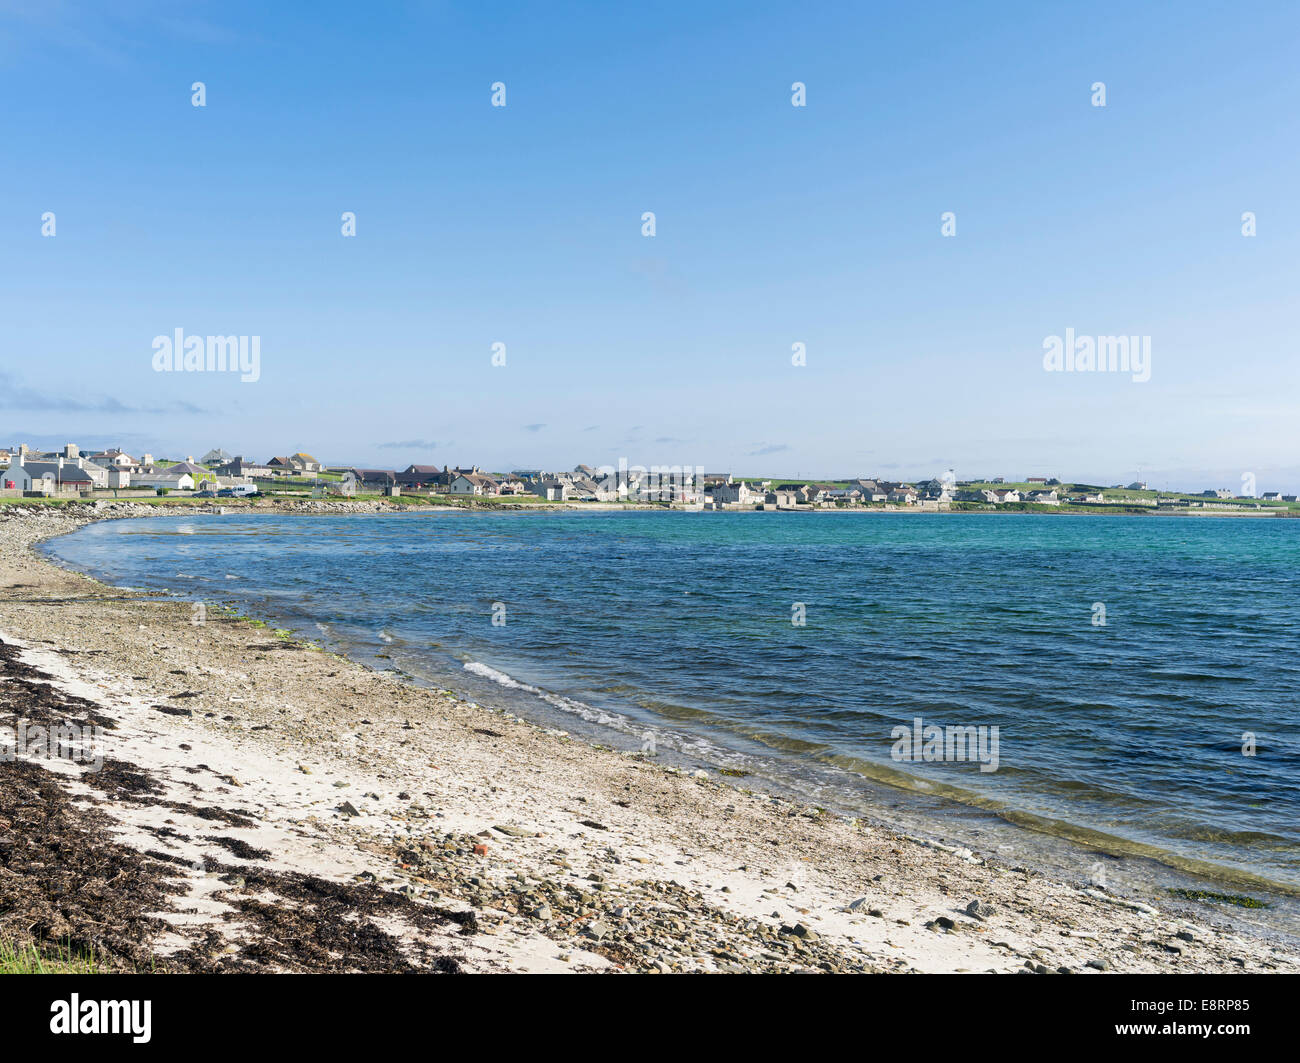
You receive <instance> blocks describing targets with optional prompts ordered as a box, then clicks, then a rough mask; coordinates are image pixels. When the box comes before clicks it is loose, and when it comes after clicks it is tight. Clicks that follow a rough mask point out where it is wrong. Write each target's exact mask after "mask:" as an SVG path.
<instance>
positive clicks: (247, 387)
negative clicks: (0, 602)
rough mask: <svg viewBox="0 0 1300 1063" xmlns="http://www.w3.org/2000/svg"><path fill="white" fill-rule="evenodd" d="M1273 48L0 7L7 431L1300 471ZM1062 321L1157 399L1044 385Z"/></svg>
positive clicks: (708, 10)
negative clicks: (1145, 371) (255, 348)
mask: <svg viewBox="0 0 1300 1063" xmlns="http://www.w3.org/2000/svg"><path fill="white" fill-rule="evenodd" d="M808 7H813V8H814V10H812V11H809V10H806V8H808ZM1297 31H1300V9H1297V8H1296V6H1295V5H1294V4H1282V3H1278V4H1247V5H1240V4H1236V5H1228V4H1213V5H1212V4H1198V3H1180V4H1169V5H1164V4H1161V5H1156V4H1128V3H1125V4H1105V3H1100V4H1099V3H1082V4H1069V5H1057V4H1050V5H1045V4H1041V3H1036V4H1029V3H1026V4H1011V3H1008V4H966V3H954V4H927V5H917V4H863V3H855V4H834V3H830V4H819V5H799V4H790V3H779V4H778V3H773V4H768V3H735V4H731V3H703V4H702V3H690V4H677V3H665V4H656V5H652V6H651V5H647V6H644V7H641V6H634V5H610V4H567V3H547V4H541V3H534V4H510V3H493V4H481V3H469V2H465V3H424V4H421V3H393V4H373V5H341V4H329V3H324V4H319V3H318V4H310V5H309V4H282V5H262V4H252V3H239V2H235V3H230V2H226V3H220V4H217V3H210V4H205V3H193V4H179V3H160V2H148V0H136V2H131V3H99V4H89V3H87V4H81V3H74V2H63V3H48V2H39V0H31V2H23V0H19V2H0V92H3V95H4V98H5V106H4V107H3V108H0V145H2V148H0V309H2V311H3V320H4V333H3V336H4V344H3V350H2V352H0V425H3V430H2V431H0V441H2V442H5V443H8V442H13V441H28V442H32V443H34V444H41V445H47V444H55V443H61V442H64V441H68V440H79V441H82V442H83V443H85V444H88V445H108V444H114V443H120V444H121V445H122V446H123V447H124V448H125V449H127V450H129V451H143V450H150V451H153V452H154V453H169V454H189V453H193V454H200V453H202V452H203V451H205V450H207V449H208V448H209V447H211V446H216V445H220V446H224V447H225V448H226V449H228V450H230V451H232V452H236V453H243V454H245V455H247V456H249V457H253V458H259V459H265V458H267V457H270V456H271V455H272V454H278V453H286V452H290V451H295V450H307V451H310V452H312V453H314V454H316V455H317V456H318V457H320V458H321V459H323V460H325V461H328V462H340V463H341V462H355V463H364V464H376V465H386V466H389V467H392V466H397V467H401V466H403V465H405V464H407V463H408V462H412V461H414V462H420V463H436V464H439V465H441V464H444V463H445V464H458V463H459V464H469V463H477V464H479V465H481V466H484V467H487V468H494V469H508V468H514V467H547V468H551V467H572V466H573V465H574V464H575V463H577V462H579V461H586V462H590V463H592V464H600V463H604V462H609V463H614V462H616V461H617V460H618V459H619V458H620V457H626V458H628V459H629V461H631V462H633V463H637V462H639V463H641V464H647V465H648V464H652V463H663V464H686V465H705V466H708V468H709V469H710V471H712V470H714V469H729V470H731V471H733V472H736V473H738V474H769V475H773V476H780V477H795V476H803V477H830V476H847V475H881V476H887V477H895V478H902V477H919V476H931V475H936V474H938V473H940V472H942V471H943V470H944V469H947V468H949V467H951V468H954V469H955V470H956V472H957V474H958V476H961V477H966V476H975V475H1006V476H1008V477H1020V476H1026V475H1048V476H1050V475H1056V476H1060V477H1063V478H1066V479H1080V480H1089V481H1099V482H1103V483H1112V482H1118V481H1124V482H1127V481H1129V480H1132V479H1134V478H1135V477H1137V476H1138V475H1139V470H1140V471H1141V475H1142V477H1143V478H1145V479H1149V480H1151V481H1152V482H1153V484H1157V485H1160V486H1165V485H1169V486H1181V487H1198V488H1199V487H1203V486H1207V485H1213V486H1230V487H1234V488H1235V487H1237V486H1239V484H1240V478H1241V476H1242V474H1243V473H1246V472H1251V473H1254V474H1255V475H1256V477H1257V482H1258V487H1259V490H1261V491H1265V490H1285V491H1288V492H1291V491H1296V490H1300V457H1298V456H1297V454H1296V441H1297V430H1296V426H1297V425H1298V424H1300V400H1297V395H1300V358H1297V350H1296V342H1295V339H1294V336H1295V329H1294V327H1293V324H1292V319H1293V318H1294V316H1295V312H1296V310H1297V309H1298V307H1297V291H1298V290H1300V289H1298V287H1297V280H1298V279H1300V278H1298V277H1297V272H1298V268H1297V262H1298V261H1300V255H1298V254H1297V251H1298V249H1300V239H1298V237H1300V208H1298V206H1297V188H1298V187H1300V186H1298V185H1297V173H1298V172H1300V167H1298V166H1297V162H1298V161H1300V159H1298V156H1300V129H1298V128H1297V127H1298V126H1300V78H1298V77H1297V75H1296V62H1295V57H1296V55H1297V45H1298V44H1300V39H1298V38H1300V34H1298V32H1297ZM195 81H203V82H204V83H205V85H206V91H207V105H206V106H205V107H202V108H196V107H193V106H191V89H190V86H191V84H192V83H193V82H195ZM496 81H501V82H504V83H505V85H506V92H507V96H506V99H507V106H505V107H504V108H494V107H492V106H491V88H490V86H491V85H492V83H493V82H496ZM795 81H802V82H804V83H805V84H806V86H807V106H806V107H803V108H796V107H792V106H791V102H790V97H791V85H792V83H793V82H795ZM1096 81H1102V82H1105V84H1106V96H1107V100H1106V103H1107V105H1106V106H1105V107H1104V108H1101V107H1094V106H1092V103H1091V98H1092V90H1091V86H1092V84H1093V83H1094V82H1096ZM46 211H53V212H54V213H55V215H56V218H57V235H55V236H54V237H43V236H42V235H41V215H42V214H43V213H44V212H46ZM344 211H354V212H355V213H356V217H357V235H356V236H355V237H354V238H345V237H343V236H342V235H341V234H340V225H341V221H340V215H341V214H342V213H343V212H344ZM644 211H654V212H655V215H656V228H657V231H656V235H655V236H654V237H653V238H647V237H644V236H642V234H641V215H642V213H643V212H644ZM945 211H953V212H955V214H956V216H957V235H956V236H954V237H948V238H945V237H943V236H942V235H941V233H940V217H941V215H942V214H943V212H945ZM1245 211H1252V212H1254V213H1255V215H1256V218H1257V226H1258V234H1257V235H1256V236H1254V237H1252V238H1247V237H1243V236H1242V234H1241V225H1242V223H1241V216H1242V213H1243V212H1245ZM177 328H183V329H184V330H185V332H186V333H187V334H190V335H208V334H221V335H230V334H235V335H249V336H252V335H256V336H259V337H260V338H261V376H260V379H259V380H258V381H257V382H256V383H241V382H240V381H239V380H238V378H237V377H235V376H218V375H213V374H205V373H166V374H164V373H157V372H154V370H153V367H152V356H153V348H152V341H153V338H154V337H155V336H157V335H160V334H167V335H170V334H171V333H172V332H173V331H174V330H175V329H177ZM1067 328H1071V329H1074V330H1075V332H1076V333H1078V334H1087V335H1111V334H1122V335H1144V336H1150V337H1151V346H1152V364H1151V379H1150V380H1149V381H1148V382H1146V383H1142V384H1137V383H1134V382H1133V381H1132V379H1131V378H1130V376H1128V375H1124V374H1113V373H1093V374H1079V373H1049V372H1045V371H1044V368H1043V364H1042V358H1043V341H1044V339H1045V337H1048V336H1052V335H1063V334H1064V333H1065V330H1066V329H1067ZM496 342H501V343H504V344H506V352H507V353H506V365H505V366H503V367H499V366H493V365H492V364H491V349H492V344H493V343H496ZM796 342H802V343H804V344H806V348H807V365H804V366H792V365H791V344H793V343H796Z"/></svg>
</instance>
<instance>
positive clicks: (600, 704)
mask: <svg viewBox="0 0 1300 1063" xmlns="http://www.w3.org/2000/svg"><path fill="white" fill-rule="evenodd" d="M44 549H45V550H46V551H47V553H48V554H49V556H50V557H51V558H52V559H54V560H56V561H57V562H59V563H61V564H64V565H67V566H69V567H73V568H76V569H78V570H80V571H84V572H87V573H89V574H91V575H94V576H97V577H99V578H101V579H103V580H105V581H106V582H108V583H110V584H113V585H115V586H119V587H132V588H144V589H150V590H155V591H163V592H166V593H168V594H171V595H176V596H179V597H181V598H184V599H186V600H190V601H193V602H200V603H205V605H206V606H209V607H213V608H227V609H235V610H236V611H238V612H240V613H243V614H247V615H253V616H259V617H264V618H267V619H268V620H269V621H270V622H272V623H273V625H274V626H277V627H281V628H284V629H287V630H288V631H291V632H293V633H294V634H295V635H296V636H298V637H300V638H303V639H307V640H310V641H312V642H314V643H316V644H318V645H320V646H321V647H323V648H325V649H329V650H333V651H336V652H340V653H344V654H347V655H350V656H352V657H355V658H357V659H359V660H361V661H362V662H363V663H366V664H367V665H369V666H370V667H373V668H378V669H387V670H392V671H394V672H396V673H399V675H400V676H401V677H403V678H406V679H409V680H410V681H412V682H417V683H422V684H427V685H431V686H436V687H440V688H446V689H450V690H454V691H457V692H458V693H459V695H460V696H461V697H464V698H466V699H467V700H471V701H475V702H477V703H479V704H482V705H484V706H486V707H488V708H492V709H497V710H502V711H508V712H511V713H513V714H516V715H519V716H522V717H524V718H527V719H531V720H534V721H535V722H538V723H540V724H542V725H544V726H547V727H553V728H558V729H561V730H564V731H567V732H568V733H570V734H572V735H575V736H576V737H579V738H581V739H583V740H586V741H590V742H595V743H598V744H602V745H606V746H611V747H614V748H618V749H622V750H628V751H634V752H642V753H645V754H647V755H653V756H655V757H657V758H659V759H660V760H661V761H662V762H664V763H667V764H675V765H679V766H682V767H685V768H688V769H690V770H705V771H709V772H713V773H723V774H724V775H725V776H727V777H728V778H729V779H730V780H731V781H733V782H735V784H736V785H740V786H744V787H746V788H752V789H756V790H760V791H764V792H772V793H776V794H780V795H783V796H787V797H794V798H797V799H799V800H801V801H804V802H808V803H812V804H816V805H819V806H821V807H824V808H827V809H829V810H832V811H835V812H839V813H842V814H846V815H855V816H859V817H861V818H863V819H864V821H866V822H868V823H870V822H872V821H879V822H883V823H888V824H890V825H893V826H897V827H900V828H901V829H906V830H909V831H912V832H915V833H916V834H917V835H918V836H920V837H925V838H929V839H932V840H934V841H937V842H938V843H939V844H946V845H950V846H953V847H958V848H970V849H971V850H972V851H973V852H975V853H979V854H982V855H988V856H996V857H998V858H1000V859H1001V860H1003V861H1004V862H1006V863H1009V864H1012V865H1015V864H1018V863H1019V864H1025V865H1029V866H1038V867H1043V868H1046V869H1047V870H1050V871H1053V872H1056V873H1059V874H1062V875H1065V876H1067V877H1068V878H1070V879H1071V880H1073V881H1076V882H1082V883H1085V884H1087V883H1092V884H1094V885H1096V886H1098V887H1102V888H1106V889H1109V890H1111V891H1112V892H1114V891H1123V890H1126V889H1127V890H1129V891H1130V892H1138V893H1143V892H1145V893H1148V894H1151V893H1158V892H1164V893H1167V892H1168V891H1169V890H1181V891H1190V892H1187V893H1180V894H1179V896H1183V897H1196V896H1199V895H1200V894H1202V893H1205V894H1209V895H1212V896H1213V895H1222V897H1225V898H1234V900H1232V901H1224V900H1217V901H1205V902H1198V903H1215V904H1218V905H1219V906H1220V907H1222V908H1224V910H1225V911H1227V910H1231V914H1232V915H1233V916H1234V917H1240V918H1243V919H1246V920H1247V921H1252V920H1254V921H1257V922H1260V923H1261V925H1269V926H1272V927H1274V928H1278V927H1280V928H1282V929H1285V930H1288V931H1295V930H1296V929H1297V928H1300V924H1298V923H1297V922H1296V920H1295V916H1296V903H1295V897H1296V896H1297V895H1300V663H1297V658H1296V651H1297V649H1300V593H1298V591H1300V583H1298V581H1297V571H1298V570H1300V521H1296V520H1285V519H1270V520H1242V519H1226V518H1225V519H1215V518H1206V517H1159V516H1149V517H1144V516H1120V515H1116V516H1104V515H1092V514H1083V515H1067V514H1060V515H1057V514H1050V515H1046V514H983V513H970V514H894V513H868V512H864V513H845V512H820V513H760V512H753V513H736V512H708V513H697V512H671V511H640V510H638V511H601V512H581V511H572V510H565V511H558V512H541V511H521V512H499V511H494V512H480V513H471V512H465V511H455V512H423V513H408V514H391V515H390V514H384V515H338V516H281V515H253V514H246V513H235V514H225V515H212V516H206V515H205V516H198V515H194V514H188V515H185V516H176V517H165V518H152V519H144V520H118V521H108V522H102V523H97V524H92V525H90V526H87V527H85V528H83V529H81V530H79V531H77V532H75V533H74V534H71V535H68V536H65V537H62V538H59V539H55V540H52V541H50V542H49V543H47V544H46V545H45V547H44ZM221 629H222V628H221V625H214V627H213V631H214V635H216V634H217V633H218V632H219V631H220V630H221ZM218 637H219V636H218ZM1242 898H1247V899H1249V902H1250V903H1261V904H1266V905H1267V907H1266V908H1259V909H1250V908H1242V907H1241V906H1240V905H1241V900H1242Z"/></svg>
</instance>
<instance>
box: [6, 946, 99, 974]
mask: <svg viewBox="0 0 1300 1063" xmlns="http://www.w3.org/2000/svg"><path fill="white" fill-rule="evenodd" d="M47 951H49V950H47ZM53 951H54V952H55V954H54V955H48V954H47V953H43V952H41V950H39V949H38V948H37V947H36V946H35V945H33V944H31V943H28V944H25V945H19V944H16V943H14V942H12V941H9V940H7V939H4V938H0V974H98V973H99V971H100V968H99V965H98V964H97V963H96V962H95V961H94V959H93V958H92V957H89V956H85V955H81V954H79V953H75V952H73V951H72V949H71V948H67V947H64V948H61V949H58V950H53Z"/></svg>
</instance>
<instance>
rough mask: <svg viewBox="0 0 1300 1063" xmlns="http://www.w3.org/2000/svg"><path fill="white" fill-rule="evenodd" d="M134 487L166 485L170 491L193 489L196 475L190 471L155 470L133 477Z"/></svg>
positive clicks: (132, 483) (132, 484)
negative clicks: (192, 474)
mask: <svg viewBox="0 0 1300 1063" xmlns="http://www.w3.org/2000/svg"><path fill="white" fill-rule="evenodd" d="M131 486H132V487H154V488H158V487H165V488H166V489H167V490H169V491H193V490H194V477H193V476H191V475H190V474H189V473H187V472H186V473H170V472H153V473H139V474H137V475H135V476H133V477H131Z"/></svg>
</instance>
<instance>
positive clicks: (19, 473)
mask: <svg viewBox="0 0 1300 1063" xmlns="http://www.w3.org/2000/svg"><path fill="white" fill-rule="evenodd" d="M0 488H4V489H5V490H6V491H30V490H32V474H31V473H30V472H28V471H27V469H26V468H25V467H24V466H23V464H22V462H20V461H16V462H13V463H12V464H10V466H9V467H8V468H7V469H4V470H0Z"/></svg>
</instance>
